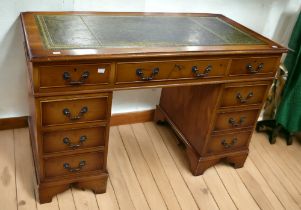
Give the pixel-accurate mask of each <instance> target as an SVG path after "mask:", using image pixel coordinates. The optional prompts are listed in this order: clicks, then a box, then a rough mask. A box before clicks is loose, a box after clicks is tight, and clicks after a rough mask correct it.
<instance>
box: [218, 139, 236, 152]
mask: <svg viewBox="0 0 301 210" xmlns="http://www.w3.org/2000/svg"><path fill="white" fill-rule="evenodd" d="M236 143H237V138H233V139H232V141H231V142H230V143H228V142H227V140H226V139H223V140H222V142H221V144H222V145H223V146H224V148H226V149H229V148H231V147H233V146H234V145H235V144H236Z"/></svg>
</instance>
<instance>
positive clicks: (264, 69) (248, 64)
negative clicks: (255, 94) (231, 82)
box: [229, 57, 280, 76]
mask: <svg viewBox="0 0 301 210" xmlns="http://www.w3.org/2000/svg"><path fill="white" fill-rule="evenodd" d="M279 59H280V58H279V57H269V58H243V59H233V60H232V63H231V67H230V72H229V75H230V76H238V75H242V76H243V75H256V74H271V75H274V72H275V71H276V69H277V68H278V66H279Z"/></svg>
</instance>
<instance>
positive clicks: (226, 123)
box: [154, 83, 268, 175]
mask: <svg viewBox="0 0 301 210" xmlns="http://www.w3.org/2000/svg"><path fill="white" fill-rule="evenodd" d="M263 84H265V86H264V92H263V93H260V94H261V95H265V91H266V89H267V87H268V83H263ZM263 84H258V83H250V84H249V86H244V84H241V83H234V84H230V85H224V84H216V85H201V86H189V87H180V88H179V87H175V88H164V89H162V95H161V99H160V105H158V106H157V108H156V112H155V119H154V120H155V121H156V122H164V121H167V122H168V123H169V124H170V125H171V127H172V128H173V130H174V131H175V132H176V134H177V135H178V136H179V138H180V139H181V140H182V141H183V143H184V144H185V145H186V154H187V156H188V159H189V163H190V168H191V172H192V174H193V175H201V174H203V173H204V171H205V170H206V169H207V168H209V167H211V166H213V165H215V164H217V163H219V162H221V161H224V162H228V163H230V164H232V165H233V166H234V167H235V168H240V167H242V166H243V165H244V162H245V160H246V158H247V156H248V145H249V141H250V138H251V135H252V131H253V129H254V125H255V123H256V120H257V118H258V115H259V112H260V108H259V107H261V105H262V101H261V100H259V102H260V104H259V106H255V105H254V103H255V102H254V101H253V102H252V101H251V99H250V101H249V102H248V101H247V102H245V101H243V102H242V103H240V99H239V97H237V94H234V95H233V97H232V98H231V97H230V98H229V97H228V95H229V92H230V93H232V92H233V88H234V90H236V89H235V88H237V87H241V89H240V92H241V93H243V92H246V91H245V89H246V88H247V89H248V91H249V89H250V88H251V89H252V90H253V94H254V95H255V94H256V96H254V97H257V95H258V94H259V92H258V91H256V90H257V89H258V87H260V88H261V86H260V85H263ZM234 92H235V91H234ZM235 93H236V92H235ZM226 96H227V97H226ZM252 97H253V96H252ZM252 97H251V98H252ZM262 99H263V97H262ZM231 100H232V102H231ZM247 100H248V99H247ZM252 100H254V99H252ZM225 101H226V102H225ZM229 101H230V102H229ZM227 103H228V104H231V103H232V105H233V104H235V103H237V105H236V106H232V107H223V106H224V105H223V104H227ZM248 103H249V104H248ZM256 103H257V101H256Z"/></svg>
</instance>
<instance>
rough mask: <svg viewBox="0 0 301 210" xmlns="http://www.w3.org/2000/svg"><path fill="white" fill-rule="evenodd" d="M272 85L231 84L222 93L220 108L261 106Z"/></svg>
mask: <svg viewBox="0 0 301 210" xmlns="http://www.w3.org/2000/svg"><path fill="white" fill-rule="evenodd" d="M269 86H270V83H258V84H242V83H240V84H229V85H227V86H226V87H225V88H224V90H223V93H222V97H221V103H220V107H221V108H223V107H237V106H246V105H261V104H262V101H263V99H264V97H265V95H266V91H267V89H268V87H269Z"/></svg>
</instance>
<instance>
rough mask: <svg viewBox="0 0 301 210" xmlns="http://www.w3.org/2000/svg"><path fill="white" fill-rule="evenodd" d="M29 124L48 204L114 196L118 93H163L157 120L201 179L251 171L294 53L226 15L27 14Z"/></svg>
mask: <svg viewBox="0 0 301 210" xmlns="http://www.w3.org/2000/svg"><path fill="white" fill-rule="evenodd" d="M21 21H22V28H23V32H24V46H25V52H26V57H27V63H28V75H29V77H28V78H29V83H28V84H29V92H30V94H29V95H30V103H31V105H30V107H31V110H30V117H29V127H30V135H31V142H32V151H33V155H34V163H35V170H36V177H37V183H38V186H37V191H38V194H39V199H40V202H41V203H45V202H50V201H51V199H52V197H53V196H54V195H55V194H57V193H59V192H62V191H64V190H66V189H68V188H69V187H70V186H71V185H72V186H74V187H79V188H85V189H92V190H93V191H94V192H95V193H103V192H105V190H106V182H107V178H108V172H107V170H106V169H107V154H108V140H109V125H110V117H111V104H112V92H113V91H114V90H125V89H135V88H136V89H141V88H154V87H161V88H163V89H162V95H161V99H160V104H159V105H158V106H157V109H156V113H155V121H167V122H168V123H169V124H170V125H171V127H172V128H173V129H174V130H175V132H176V133H177V134H178V136H179V137H180V139H181V140H183V142H184V143H185V145H186V152H187V156H188V159H189V163H190V168H191V171H192V173H193V174H194V175H200V174H202V173H203V172H204V171H205V170H206V169H207V168H208V167H210V166H212V165H214V164H216V163H218V162H219V161H226V162H229V163H232V164H233V165H234V167H236V168H237V167H242V166H243V164H244V161H245V159H246V157H247V155H248V144H249V141H250V138H251V134H252V131H253V129H254V125H255V122H256V120H257V118H258V115H259V112H260V109H261V107H262V104H263V101H264V98H265V96H266V94H267V90H268V89H269V87H270V85H271V82H272V80H273V78H274V75H275V72H276V70H277V68H278V65H279V62H280V58H281V55H282V53H284V52H286V49H285V48H283V47H282V46H280V45H278V44H276V43H274V42H272V41H270V40H268V39H267V38H264V37H263V36H261V35H259V34H257V33H255V32H253V31H251V30H249V29H247V28H245V27H243V26H242V25H240V24H238V23H236V22H234V21H232V20H230V19H228V18H226V17H224V16H222V15H216V14H162V13H97V12H26V13H22V14H21Z"/></svg>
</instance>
